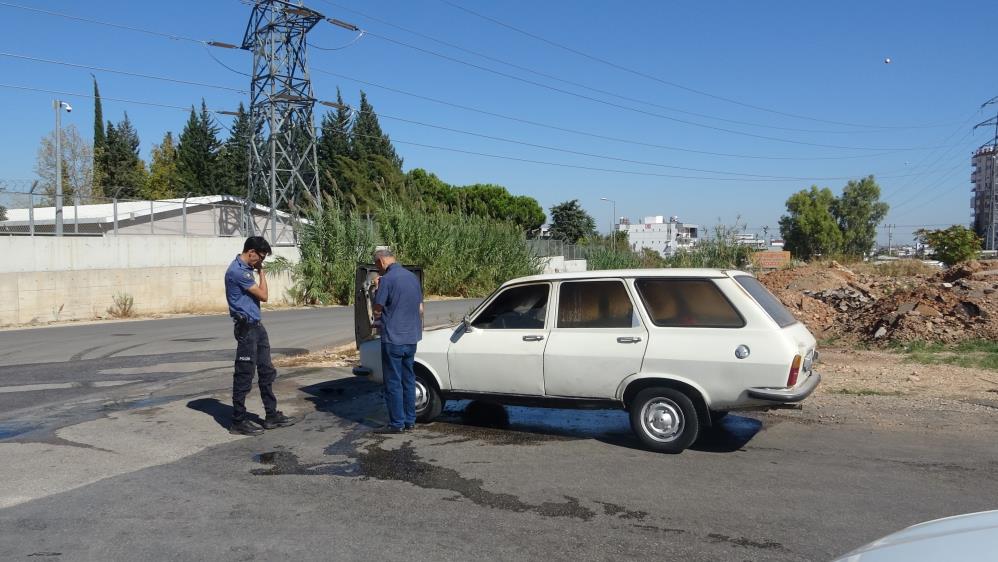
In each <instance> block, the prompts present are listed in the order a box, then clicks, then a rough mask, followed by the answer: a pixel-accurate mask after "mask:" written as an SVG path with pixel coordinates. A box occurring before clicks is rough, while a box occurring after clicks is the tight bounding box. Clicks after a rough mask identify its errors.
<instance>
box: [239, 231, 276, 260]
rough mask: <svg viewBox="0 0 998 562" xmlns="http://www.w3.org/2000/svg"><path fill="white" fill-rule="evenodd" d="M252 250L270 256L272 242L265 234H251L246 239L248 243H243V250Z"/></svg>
mask: <svg viewBox="0 0 998 562" xmlns="http://www.w3.org/2000/svg"><path fill="white" fill-rule="evenodd" d="M250 250H253V251H254V252H256V253H258V254H260V255H261V256H269V255H270V254H271V250H270V243H269V242H267V239H266V238H264V237H263V236H250V237H249V238H247V239H246V243H244V244H243V252H248V251H250Z"/></svg>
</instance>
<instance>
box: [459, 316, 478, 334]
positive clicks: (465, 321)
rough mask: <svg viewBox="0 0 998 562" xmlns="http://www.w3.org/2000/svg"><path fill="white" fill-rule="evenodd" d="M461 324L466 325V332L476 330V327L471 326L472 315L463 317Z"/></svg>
mask: <svg viewBox="0 0 998 562" xmlns="http://www.w3.org/2000/svg"><path fill="white" fill-rule="evenodd" d="M461 324H463V325H464V331H465V332H474V331H475V328H473V327H472V326H471V316H465V317H464V318H463V319H461Z"/></svg>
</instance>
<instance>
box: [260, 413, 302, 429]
mask: <svg viewBox="0 0 998 562" xmlns="http://www.w3.org/2000/svg"><path fill="white" fill-rule="evenodd" d="M296 423H298V418H296V417H292V416H285V415H284V413H283V412H277V413H276V414H274V415H272V416H267V419H265V420H263V427H264V429H277V428H278V427H288V426H291V425H294V424H296Z"/></svg>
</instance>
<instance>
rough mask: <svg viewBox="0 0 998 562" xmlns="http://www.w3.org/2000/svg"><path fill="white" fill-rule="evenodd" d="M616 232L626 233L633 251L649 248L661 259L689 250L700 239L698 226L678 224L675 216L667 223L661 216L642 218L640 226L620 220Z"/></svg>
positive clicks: (627, 220)
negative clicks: (661, 257)
mask: <svg viewBox="0 0 998 562" xmlns="http://www.w3.org/2000/svg"><path fill="white" fill-rule="evenodd" d="M617 230H618V231H620V232H626V233H627V240H628V242H629V243H630V245H631V249H633V250H634V251H636V252H637V251H641V249H643V248H649V249H652V250H654V251H656V252H658V253H659V254H661V255H662V256H663V257H668V256H671V255H673V254H675V253H676V252H677V251H678V250H681V249H685V248H691V247H693V245H694V244H696V243H697V241H698V240H699V239H700V238H699V237H700V226H699V225H696V224H689V223H684V222H680V220H679V217H675V216H674V217H670V218H669V220H668V221H667V220H665V217H664V216H662V215H656V216H650V217H644V219H643V220H642V222H641V223H640V224H631V221H630V220H629V219H626V218H622V219H620V221H619V222H618V224H617Z"/></svg>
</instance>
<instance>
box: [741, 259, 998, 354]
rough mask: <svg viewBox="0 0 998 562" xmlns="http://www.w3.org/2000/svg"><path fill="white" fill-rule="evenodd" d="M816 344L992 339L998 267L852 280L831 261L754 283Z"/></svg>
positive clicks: (997, 329)
mask: <svg viewBox="0 0 998 562" xmlns="http://www.w3.org/2000/svg"><path fill="white" fill-rule="evenodd" d="M761 280H762V282H763V283H765V284H766V286H767V287H769V289H770V290H771V291H772V292H773V293H774V294H775V295H776V296H777V297H778V298H779V299H780V300H781V301H782V302H783V304H784V305H785V306H786V307H787V308H789V309H790V310H791V312H793V313H794V315H796V316H797V318H798V319H800V320H801V321H802V322H804V323H805V324H806V325H807V326H808V328H809V329H810V330H811V331H812V332H813V333H814V334H815V336H816V337H818V338H825V339H828V338H836V339H845V340H853V341H868V342H872V343H876V344H884V345H886V344H889V343H891V342H910V341H927V342H944V343H951V342H956V341H961V340H966V339H992V340H994V339H998V262H994V261H992V262H975V261H972V262H968V263H965V264H960V265H958V266H954V267H952V268H950V269H947V270H945V271H941V272H939V273H937V274H934V275H911V276H905V277H888V276H882V275H876V274H856V273H854V272H852V271H851V270H849V269H848V268H845V267H843V266H841V265H839V264H837V263H835V262H831V263H829V264H828V265H820V266H819V265H807V266H801V267H797V268H793V269H788V270H783V271H777V272H773V273H770V274H767V275H764V276H762V277H761Z"/></svg>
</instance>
